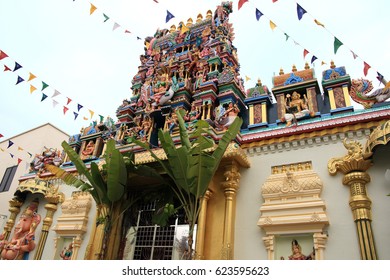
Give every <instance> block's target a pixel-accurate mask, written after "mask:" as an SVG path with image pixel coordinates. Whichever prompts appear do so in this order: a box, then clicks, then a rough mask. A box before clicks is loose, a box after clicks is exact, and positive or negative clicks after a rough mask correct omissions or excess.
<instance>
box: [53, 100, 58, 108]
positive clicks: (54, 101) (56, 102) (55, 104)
mask: <svg viewBox="0 0 390 280" xmlns="http://www.w3.org/2000/svg"><path fill="white" fill-rule="evenodd" d="M57 105H58V101H56V100H54V99H53V108H55V107H56V106H57Z"/></svg>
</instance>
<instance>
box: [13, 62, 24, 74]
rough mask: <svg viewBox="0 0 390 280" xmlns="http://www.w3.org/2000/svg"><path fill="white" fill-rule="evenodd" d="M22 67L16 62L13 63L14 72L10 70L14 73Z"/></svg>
mask: <svg viewBox="0 0 390 280" xmlns="http://www.w3.org/2000/svg"><path fill="white" fill-rule="evenodd" d="M22 67H23V66H22V65H20V64H19V63H17V62H16V61H15V67H14V70H12V71H13V72H15V71H16V70H18V69H20V68H22Z"/></svg>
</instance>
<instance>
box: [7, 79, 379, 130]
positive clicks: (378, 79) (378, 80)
mask: <svg viewBox="0 0 390 280" xmlns="http://www.w3.org/2000/svg"><path fill="white" fill-rule="evenodd" d="M376 75H377V76H376V78H377V79H378V81H379V82H381V83H382V81H383V79H384V77H383V75H382V74H381V73H379V72H376ZM0 135H1V134H0ZM2 136H3V135H1V136H0V137H2Z"/></svg>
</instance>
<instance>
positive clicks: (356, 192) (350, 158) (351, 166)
mask: <svg viewBox="0 0 390 280" xmlns="http://www.w3.org/2000/svg"><path fill="white" fill-rule="evenodd" d="M344 147H345V148H346V149H347V150H348V154H347V155H346V156H344V157H341V158H332V159H330V160H329V162H328V171H329V173H330V174H331V175H335V174H336V173H337V171H341V172H342V173H343V174H344V177H343V184H344V185H347V186H349V188H350V199H349V206H350V207H351V210H352V213H353V219H354V221H355V223H356V228H357V233H358V238H359V246H360V255H361V259H363V260H376V259H377V255H376V249H375V242H374V233H373V231H372V227H371V221H372V217H371V200H370V198H369V197H368V195H367V191H366V184H367V183H368V182H370V176H369V175H368V173H367V172H366V171H367V170H368V169H369V168H370V166H371V165H372V163H371V160H370V159H369V157H371V155H372V153H367V152H363V148H362V145H361V144H360V143H358V142H357V141H351V142H347V141H346V139H344Z"/></svg>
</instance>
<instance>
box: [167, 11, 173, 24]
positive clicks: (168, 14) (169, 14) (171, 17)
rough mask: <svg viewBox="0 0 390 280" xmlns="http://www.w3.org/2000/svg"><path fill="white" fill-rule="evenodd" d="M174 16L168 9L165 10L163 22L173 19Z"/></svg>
mask: <svg viewBox="0 0 390 280" xmlns="http://www.w3.org/2000/svg"><path fill="white" fill-rule="evenodd" d="M174 17H175V16H174V15H172V14H171V13H170V12H169V11H168V10H167V17H166V18H165V23H167V22H168V21H170V20H171V19H173V18H174Z"/></svg>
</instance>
